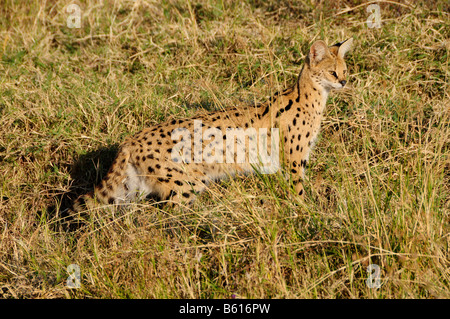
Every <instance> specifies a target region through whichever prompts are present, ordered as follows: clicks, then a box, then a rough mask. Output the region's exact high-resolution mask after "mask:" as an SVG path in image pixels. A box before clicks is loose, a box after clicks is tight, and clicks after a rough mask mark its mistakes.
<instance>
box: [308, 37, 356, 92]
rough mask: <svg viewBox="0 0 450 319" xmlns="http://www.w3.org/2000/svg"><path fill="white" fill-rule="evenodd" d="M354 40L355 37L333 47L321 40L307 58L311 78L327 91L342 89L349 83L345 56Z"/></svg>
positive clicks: (313, 46)
mask: <svg viewBox="0 0 450 319" xmlns="http://www.w3.org/2000/svg"><path fill="white" fill-rule="evenodd" d="M352 42H353V39H352V38H350V39H347V40H345V41H343V42H340V43H336V44H335V45H333V46H331V47H328V46H327V45H326V44H325V42H323V41H321V40H319V41H316V42H314V43H313V45H312V46H311V49H310V50H309V54H308V57H307V59H306V64H307V66H308V68H309V73H310V75H311V79H312V80H313V81H315V82H316V83H318V84H319V85H320V86H322V87H323V88H324V89H325V90H327V91H329V90H330V89H342V88H343V87H344V86H345V83H347V81H346V78H347V65H346V64H345V61H344V56H345V54H346V53H347V52H348V51H349V50H350V47H351V46H352Z"/></svg>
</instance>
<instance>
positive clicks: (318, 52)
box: [308, 40, 329, 65]
mask: <svg viewBox="0 0 450 319" xmlns="http://www.w3.org/2000/svg"><path fill="white" fill-rule="evenodd" d="M327 54H329V50H328V47H327V45H326V44H325V42H323V41H322V40H318V41H316V42H314V43H313V45H312V46H311V49H309V55H308V58H309V62H310V63H311V64H313V65H316V64H317V63H319V62H320V61H322V60H323V59H324V57H325V56H326V55H327Z"/></svg>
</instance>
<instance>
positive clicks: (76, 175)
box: [47, 145, 119, 231]
mask: <svg viewBox="0 0 450 319" xmlns="http://www.w3.org/2000/svg"><path fill="white" fill-rule="evenodd" d="M118 150H119V146H118V145H112V146H109V147H100V148H99V149H97V150H94V151H91V152H88V153H86V154H82V155H80V156H79V157H78V158H77V159H76V160H75V162H74V164H73V165H71V167H69V172H70V177H71V179H72V184H71V185H70V187H69V190H68V191H67V192H65V193H63V194H59V195H55V197H54V200H53V204H52V205H51V206H49V207H47V214H48V216H47V218H48V219H49V220H53V221H54V220H57V222H56V223H55V228H60V229H61V230H64V231H74V230H76V229H78V228H79V227H81V226H82V224H81V223H80V221H79V219H77V220H75V218H74V216H73V213H74V212H73V203H74V201H75V200H76V199H77V198H78V197H79V196H81V195H83V194H86V193H88V192H91V191H93V189H94V186H95V185H97V184H98V183H99V182H100V181H101V180H102V178H103V177H104V176H105V175H106V173H107V172H108V169H109V167H110V166H111V165H112V162H113V161H114V158H115V157H116V155H117V152H118Z"/></svg>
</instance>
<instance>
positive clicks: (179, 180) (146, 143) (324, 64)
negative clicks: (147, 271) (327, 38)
mask: <svg viewBox="0 0 450 319" xmlns="http://www.w3.org/2000/svg"><path fill="white" fill-rule="evenodd" d="M351 44H352V39H351V38H350V39H348V40H346V41H344V42H341V43H338V44H335V45H334V46H332V47H327V45H326V44H325V43H324V42H323V41H320V40H319V41H316V42H315V43H314V44H313V45H312V46H311V48H310V50H309V53H308V55H307V58H306V62H305V64H304V66H303V68H302V71H301V72H300V75H299V77H298V80H297V82H296V83H295V85H294V86H293V87H291V88H289V89H286V90H284V91H283V92H281V93H279V94H275V95H274V96H273V97H272V98H271V99H269V101H267V102H266V103H263V104H260V105H257V106H249V107H247V108H235V107H234V108H233V107H232V108H228V109H225V110H221V111H214V112H210V113H206V114H199V115H197V116H196V117H193V118H187V119H176V120H171V121H168V122H165V123H161V124H159V125H156V126H153V127H150V128H146V129H144V130H143V131H141V132H140V133H138V134H136V135H135V136H133V137H131V138H128V139H127V140H126V141H125V142H124V143H123V144H122V146H121V148H120V150H119V153H118V155H117V157H116V159H115V160H114V162H113V164H112V166H111V168H110V170H109V172H108V174H107V175H106V177H105V178H104V179H103V180H102V181H101V183H100V184H99V185H97V186H96V187H95V190H94V193H93V197H95V198H96V200H97V201H98V202H100V203H103V204H120V203H129V202H133V201H136V200H138V199H141V198H145V197H147V196H152V197H158V198H159V199H161V200H171V201H173V202H192V201H193V199H194V198H195V196H196V195H197V194H199V193H201V192H202V191H204V190H205V188H206V187H207V186H208V184H209V183H211V182H214V181H217V180H220V179H223V178H227V177H229V176H234V175H235V174H237V173H240V172H243V173H252V172H253V171H254V166H252V165H250V163H248V162H245V163H241V164H235V163H232V164H227V163H222V164H219V163H207V160H208V158H209V157H211V156H212V154H211V152H210V150H208V144H209V143H210V142H212V141H214V140H212V141H211V140H210V141H203V145H202V147H201V150H198V149H195V146H194V145H192V148H191V151H193V152H196V151H197V152H198V151H201V152H202V154H203V161H202V162H200V163H195V162H194V161H193V160H192V158H191V161H190V163H185V162H183V161H175V160H174V159H172V157H171V153H172V150H173V148H174V146H175V144H176V143H177V141H174V140H172V138H171V136H172V133H173V132H174V130H177V129H187V130H189V131H190V132H193V133H199V132H194V120H201V121H202V123H203V124H202V128H201V129H202V132H200V133H201V134H203V132H205V130H207V129H209V128H214V127H215V128H218V129H219V130H220V131H221V132H222V139H223V141H214V142H215V143H219V142H225V140H226V138H227V135H226V130H227V128H245V129H246V128H249V127H250V128H256V129H259V128H267V129H268V130H269V131H270V128H273V127H277V128H279V129H280V132H281V140H280V142H281V145H282V146H283V148H280V149H281V150H282V152H283V154H281V156H280V157H281V158H283V159H284V160H285V162H286V163H285V164H286V167H288V168H289V170H290V173H291V175H292V176H293V184H294V188H295V192H296V194H298V195H299V196H302V195H303V186H302V183H301V180H302V178H303V177H304V172H305V168H306V165H307V162H308V159H309V156H310V153H311V150H312V149H313V147H314V144H315V142H316V139H317V136H318V133H319V129H320V124H321V121H322V117H323V113H324V109H325V104H326V101H327V97H328V94H329V92H330V90H331V89H341V88H342V87H344V85H345V83H346V80H345V79H346V73H347V68H346V64H345V61H344V55H345V53H346V52H347V51H348V50H349V49H350V47H351ZM247 155H248V149H246V156H247ZM192 156H193V155H192ZM246 158H248V157H246ZM91 197H92V195H87V196H86V195H85V196H84V197H83V200H84V201H86V199H89V200H91ZM78 202H80V201H78Z"/></svg>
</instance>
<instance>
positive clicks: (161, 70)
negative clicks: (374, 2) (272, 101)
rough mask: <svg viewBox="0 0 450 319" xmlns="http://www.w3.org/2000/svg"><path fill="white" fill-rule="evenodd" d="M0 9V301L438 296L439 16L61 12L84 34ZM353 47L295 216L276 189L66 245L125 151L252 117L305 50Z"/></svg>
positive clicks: (419, 4) (268, 183)
mask: <svg viewBox="0 0 450 319" xmlns="http://www.w3.org/2000/svg"><path fill="white" fill-rule="evenodd" d="M3 3H4V4H2V5H1V7H0V58H1V61H0V127H1V130H0V298H1V297H4V298H35V297H38V298H53V297H58V298H61V297H62V298H90V297H102V298H103V297H110V298H138V297H144V298H180V297H182V298H230V297H231V296H232V295H235V296H236V297H247V298H449V297H450V293H449V291H450V289H449V285H450V267H449V266H450V246H449V242H450V238H449V229H450V227H449V218H450V216H449V212H450V202H449V198H450V174H449V171H450V159H449V153H450V144H449V142H450V128H449V127H450V125H449V124H450V111H449V110H450V108H449V105H450V95H449V92H450V89H449V76H450V68H449V60H450V56H449V50H450V24H449V10H450V7H449V5H448V1H445V0H440V1H407V2H406V1H405V2H402V3H401V4H394V3H393V1H386V2H381V3H380V8H381V11H380V13H381V19H382V25H381V28H379V29H377V28H368V26H367V24H366V19H367V17H368V15H369V14H370V13H368V12H367V11H366V8H367V4H366V3H364V2H363V1H358V0H348V1H344V0H343V1H334V2H329V1H312V0H310V1H298V2H297V1H275V0H271V1H259V0H253V1H233V2H231V1H209V0H204V1H200V0H199V1H196V0H195V1H192V2H185V1H175V0H168V1H163V3H161V4H160V2H159V1H112V0H111V1H108V0H105V1H100V2H98V1H94V0H87V1H83V2H77V1H73V3H78V4H79V5H80V8H81V13H82V19H81V28H79V29H71V28H68V27H67V24H66V20H67V18H68V16H69V13H67V12H66V11H65V7H66V5H68V4H70V3H72V2H71V1H68V0H67V1H23V0H6V2H3ZM350 36H352V37H354V40H355V41H354V49H353V51H352V52H351V53H350V54H349V55H348V58H347V61H348V62H347V64H348V67H349V71H350V74H351V76H350V78H349V83H350V85H349V88H348V89H347V90H345V91H341V92H335V93H334V94H332V97H331V98H330V100H329V103H328V106H327V111H326V119H325V121H324V123H323V129H322V132H321V134H320V136H319V141H318V143H317V146H316V149H315V152H314V155H313V156H312V158H311V163H310V167H309V169H308V173H307V175H308V181H307V182H306V183H305V187H306V191H307V196H306V201H305V203H304V204H302V203H296V202H293V201H292V200H290V199H288V198H287V197H286V189H287V186H286V185H285V183H284V182H283V180H282V179H281V178H280V176H279V175H270V176H269V175H264V176H250V177H245V178H241V179H237V180H234V181H228V182H225V183H222V184H220V185H217V186H214V187H212V188H211V189H210V190H209V191H208V192H207V193H205V194H204V195H203V196H202V197H201V198H200V199H199V200H198V201H197V202H196V203H195V204H194V206H193V207H192V208H187V207H174V208H167V209H163V210H161V209H158V208H156V207H153V206H151V205H149V204H146V203H140V204H137V205H134V206H133V207H132V208H131V209H130V210H129V211H127V212H125V213H121V214H119V213H117V212H113V211H111V210H108V209H101V210H96V211H92V212H90V213H89V218H88V221H87V222H86V223H84V224H81V225H78V227H74V225H73V224H72V225H71V227H70V228H67V227H66V223H64V220H63V217H64V210H65V208H67V207H68V205H69V203H70V202H71V200H73V199H74V198H75V197H76V196H77V195H79V194H82V193H84V192H86V191H89V190H91V189H92V187H93V185H94V184H95V183H96V182H98V181H99V180H100V179H101V177H102V176H104V174H105V171H106V170H107V169H108V166H109V164H110V163H111V162H112V159H113V157H114V155H115V151H116V150H117V145H118V144H119V143H120V142H121V141H123V139H124V138H125V137H127V136H129V135H131V134H133V133H136V132H138V131H139V130H141V129H142V128H144V127H147V126H150V125H153V124H155V123H159V122H161V121H164V120H167V119H171V118H183V117H186V116H190V115H192V114H194V113H195V112H196V110H197V109H199V108H206V109H218V108H221V107H223V106H228V105H235V104H237V103H239V104H243V103H244V104H246V103H254V102H261V101H264V100H266V99H267V97H268V96H269V95H270V94H271V93H272V92H273V91H274V90H277V89H279V88H282V87H285V86H288V85H291V84H293V83H294V81H295V79H296V76H297V74H298V73H299V71H300V69H301V65H302V63H303V60H304V58H305V53H306V52H307V50H308V48H309V46H310V45H311V43H312V42H313V41H314V40H317V39H323V40H325V41H326V42H327V43H329V44H330V45H331V44H333V43H335V42H338V41H342V40H344V39H346V38H348V37H350ZM75 226H76V225H75ZM370 263H374V264H377V265H379V267H380V270H381V273H380V279H381V287H380V288H379V289H372V288H369V287H368V286H367V284H366V279H367V278H368V272H367V266H368V265H369V264H370ZM70 264H77V265H79V267H80V270H81V287H80V288H79V289H69V288H67V286H66V280H67V278H68V273H67V267H68V265H70Z"/></svg>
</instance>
